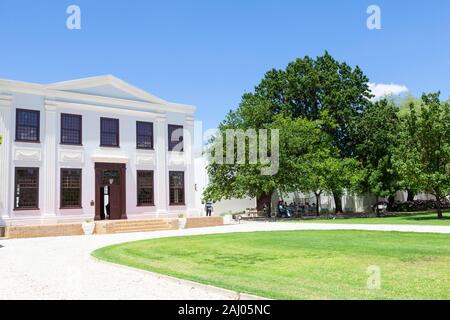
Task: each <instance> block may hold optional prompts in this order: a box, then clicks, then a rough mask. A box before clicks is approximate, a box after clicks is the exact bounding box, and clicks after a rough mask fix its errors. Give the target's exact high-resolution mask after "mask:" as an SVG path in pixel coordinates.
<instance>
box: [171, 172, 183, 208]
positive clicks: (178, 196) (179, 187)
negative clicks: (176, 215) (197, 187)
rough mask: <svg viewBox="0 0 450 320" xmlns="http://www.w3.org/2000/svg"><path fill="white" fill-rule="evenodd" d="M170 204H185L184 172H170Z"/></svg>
mask: <svg viewBox="0 0 450 320" xmlns="http://www.w3.org/2000/svg"><path fill="white" fill-rule="evenodd" d="M169 185H170V204H171V205H184V204H185V202H184V172H175V171H172V172H169Z"/></svg>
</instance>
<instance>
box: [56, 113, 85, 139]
mask: <svg viewBox="0 0 450 320" xmlns="http://www.w3.org/2000/svg"><path fill="white" fill-rule="evenodd" d="M81 122H82V120H81V116H79V115H74V114H61V143H63V144H75V145H80V144H81Z"/></svg>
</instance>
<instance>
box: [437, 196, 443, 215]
mask: <svg viewBox="0 0 450 320" xmlns="http://www.w3.org/2000/svg"><path fill="white" fill-rule="evenodd" d="M436 201H437V214H438V219H444V215H443V214H442V204H441V197H436Z"/></svg>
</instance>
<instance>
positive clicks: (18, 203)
mask: <svg viewBox="0 0 450 320" xmlns="http://www.w3.org/2000/svg"><path fill="white" fill-rule="evenodd" d="M15 181H16V183H15V186H16V188H15V201H14V208H15V209H37V208H38V207H39V169H38V168H16V175H15Z"/></svg>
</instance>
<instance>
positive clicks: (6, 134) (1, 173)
mask: <svg viewBox="0 0 450 320" xmlns="http://www.w3.org/2000/svg"><path fill="white" fill-rule="evenodd" d="M11 100H12V98H11V96H9V95H0V136H1V137H2V143H1V144H0V177H1V178H0V217H1V218H8V217H10V208H9V203H10V201H9V200H10V196H11V197H12V194H11V190H10V186H11V184H10V172H11V170H10V164H11V161H10V152H11V135H10V132H11V131H10V130H12V129H11V128H13V124H11V123H10V122H11V121H10V120H11Z"/></svg>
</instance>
